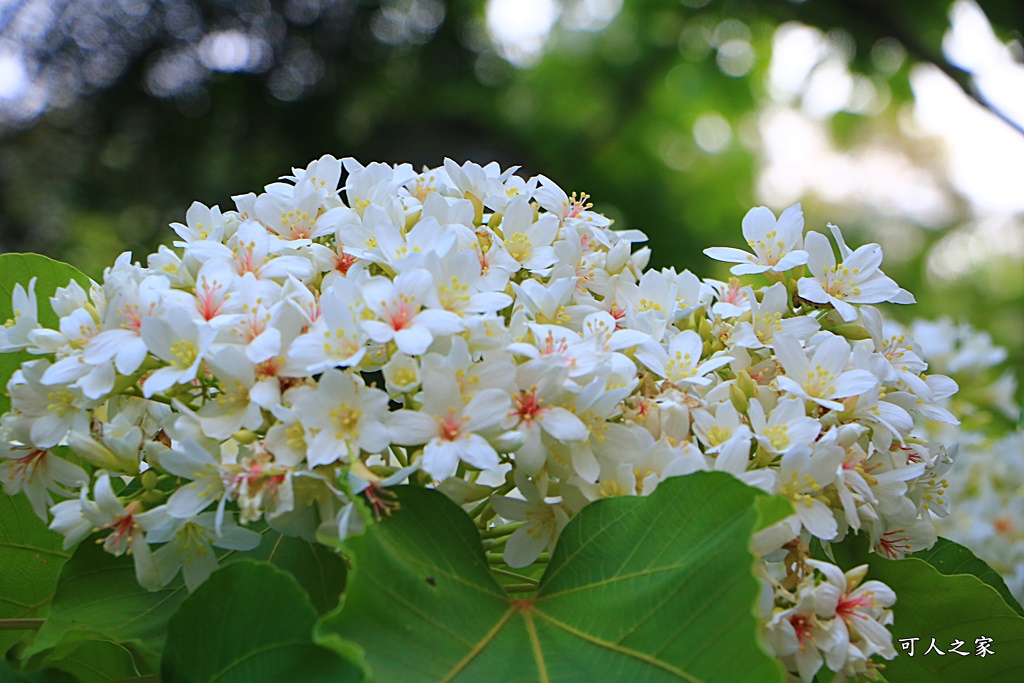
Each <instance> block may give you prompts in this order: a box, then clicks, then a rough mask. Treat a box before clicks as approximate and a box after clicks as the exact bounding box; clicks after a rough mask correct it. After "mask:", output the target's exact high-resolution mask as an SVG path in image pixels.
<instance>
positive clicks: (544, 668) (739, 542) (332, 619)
mask: <svg viewBox="0 0 1024 683" xmlns="http://www.w3.org/2000/svg"><path fill="white" fill-rule="evenodd" d="M758 495H759V492H757V491H756V490H754V489H751V488H749V487H747V486H744V485H743V484H741V483H740V482H739V481H737V480H736V479H734V478H732V477H730V476H728V475H725V474H722V473H697V474H693V475H689V476H686V477H677V478H673V479H670V480H667V481H665V482H664V483H662V484H661V485H660V486H659V487H658V489H657V490H656V491H655V493H654V494H653V495H651V496H650V497H648V498H615V499H608V500H603V501H599V502H597V503H594V504H592V505H590V506H588V507H587V508H585V509H584V510H583V511H582V512H581V513H580V514H579V515H578V516H577V517H576V518H575V519H574V520H572V521H571V522H570V523H569V525H568V526H567V527H566V528H565V530H564V531H563V533H562V537H561V539H560V541H559V543H558V546H557V548H556V550H555V552H554V554H553V556H552V558H551V564H550V567H549V568H548V570H547V571H546V572H545V574H544V576H543V577H542V579H541V581H540V586H539V589H538V590H537V592H536V593H535V594H532V595H531V594H515V595H509V594H507V593H506V592H505V591H504V590H503V589H502V588H501V587H500V586H499V585H498V584H497V583H496V582H495V580H494V578H493V577H492V574H491V572H490V569H489V566H488V561H487V558H486V557H485V555H484V552H483V549H482V547H481V545H480V540H479V535H478V533H477V530H476V528H475V527H474V525H473V523H472V521H471V520H470V519H469V517H468V516H467V515H466V514H465V512H463V511H462V510H461V509H460V508H459V507H458V506H456V505H455V504H454V503H452V502H451V501H449V500H448V499H447V498H445V497H444V496H443V495H442V494H440V493H437V492H434V491H426V490H420V489H416V488H405V489H401V490H400V493H399V500H400V502H401V508H400V509H399V510H398V511H397V512H395V513H394V514H393V515H392V516H391V517H390V518H389V519H386V520H384V521H383V522H382V523H380V524H376V525H373V526H371V527H370V529H369V530H368V531H367V533H366V534H365V535H364V536H362V537H359V538H356V539H353V540H352V541H351V544H350V545H351V551H352V554H353V556H354V563H355V569H354V572H353V574H352V575H351V576H350V582H349V588H348V593H347V595H346V600H345V605H344V607H343V608H342V609H339V610H336V611H335V612H334V613H332V614H329V615H328V616H327V617H325V618H324V619H323V620H322V621H321V624H320V627H319V637H320V640H321V642H324V643H325V644H329V645H333V646H336V647H339V648H349V647H351V645H350V643H355V644H356V645H357V646H358V647H359V648H361V649H362V650H363V651H364V652H365V656H366V660H367V663H368V664H369V665H370V667H371V670H372V673H373V679H374V680H375V681H406V682H408V683H420V682H427V681H430V682H436V681H467V682H468V681H485V680H501V681H509V682H511V681H521V682H523V683H525V682H526V681H530V682H535V681H545V682H555V681H558V682H565V681H588V682H590V681H597V680H601V681H773V680H774V681H779V680H782V678H783V674H782V671H781V669H780V667H779V665H778V663H777V662H776V661H775V660H773V659H772V658H771V657H769V656H768V655H766V654H765V653H764V652H763V651H762V650H761V649H760V647H759V646H758V644H757V642H758V641H757V630H758V627H757V619H756V618H755V614H754V604H755V602H756V598H757V595H758V593H759V586H758V582H757V581H756V580H755V578H754V577H753V575H752V572H751V569H752V566H753V563H754V557H753V555H752V554H751V552H750V550H749V547H748V546H749V543H750V538H751V535H752V533H753V532H754V530H755V529H756V527H757V525H758V513H757V510H756V508H755V504H754V501H755V497H756V496H758Z"/></svg>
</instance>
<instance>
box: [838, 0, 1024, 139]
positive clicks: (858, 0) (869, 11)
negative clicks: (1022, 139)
mask: <svg viewBox="0 0 1024 683" xmlns="http://www.w3.org/2000/svg"><path fill="white" fill-rule="evenodd" d="M849 4H850V6H851V7H853V8H854V9H855V10H857V11H859V12H863V13H864V14H866V15H868V16H871V17H874V18H875V19H877V20H878V21H879V22H881V24H882V25H883V28H884V30H885V32H886V33H888V34H889V36H890V37H892V38H895V39H896V40H898V41H899V42H900V43H902V44H903V47H905V48H907V52H909V53H910V54H912V55H914V56H915V57H917V58H918V59H920V60H923V61H925V62H929V63H931V64H934V65H935V66H936V67H937V68H938V69H939V71H941V72H942V73H944V74H946V75H947V76H948V77H949V78H950V79H951V80H952V81H953V82H954V83H956V84H957V86H959V88H960V89H961V90H962V91H963V92H964V94H965V95H967V96H968V97H970V98H971V99H972V100H974V101H975V102H977V103H978V104H979V105H981V106H982V107H984V108H985V109H987V110H989V111H990V112H992V113H993V114H994V115H995V116H996V117H997V118H999V119H1000V120H1001V121H1003V122H1004V123H1006V124H1007V125H1008V126H1010V127H1011V128H1013V129H1014V130H1015V131H1017V132H1018V133H1020V134H1021V135H1024V125H1022V124H1021V123H1019V122H1017V121H1014V120H1013V119H1012V118H1010V117H1009V116H1007V115H1006V114H1005V113H1003V112H1001V111H1000V110H999V109H997V108H996V107H995V106H994V105H993V104H992V103H991V102H989V101H988V100H986V99H985V98H984V97H982V95H981V93H980V92H979V91H978V88H977V86H976V85H975V83H974V78H973V77H972V76H971V74H970V72H969V71H965V70H964V69H961V68H960V67H958V66H956V65H955V64H953V63H952V62H950V61H949V60H947V59H946V58H945V57H943V56H942V54H941V53H940V54H936V53H935V52H933V51H932V50H930V49H929V48H928V47H927V46H926V45H924V44H923V43H922V42H921V41H920V40H918V38H917V36H915V35H914V34H913V33H912V32H911V31H910V30H909V29H908V28H907V26H906V25H904V23H903V22H902V21H900V19H899V18H898V17H897V16H895V15H894V14H893V12H892V11H891V9H890V7H889V6H888V5H887V4H886V3H880V2H873V1H872V0H850V2H849Z"/></svg>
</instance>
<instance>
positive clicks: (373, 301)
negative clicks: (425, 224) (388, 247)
mask: <svg viewBox="0 0 1024 683" xmlns="http://www.w3.org/2000/svg"><path fill="white" fill-rule="evenodd" d="M433 288H434V282H433V278H431V276H430V272H429V271H426V270H423V269H419V268H418V269H414V270H408V271H405V272H404V273H401V274H399V275H398V276H396V277H395V279H394V281H392V280H389V279H388V278H385V277H372V278H370V279H369V280H367V281H366V282H364V283H363V284H362V290H363V297H364V299H365V300H366V306H367V307H368V308H369V309H370V310H371V311H373V312H374V314H376V316H377V318H378V319H377V320H363V321H362V323H363V329H365V330H366V332H367V334H369V335H370V338H371V339H373V341H375V342H377V343H378V344H386V343H387V342H389V341H391V340H394V341H395V344H396V345H397V346H398V350H399V351H401V352H402V353H406V354H409V355H410V356H419V355H421V354H423V353H425V352H426V350H427V348H429V347H430V344H431V342H433V340H434V335H450V334H455V333H456V332H459V331H460V330H461V329H462V320H461V319H460V318H459V316H458V315H456V314H455V313H452V312H450V311H444V310H438V309H437V308H426V309H424V306H425V305H429V304H434V305H435V306H436V305H437V303H438V302H437V298H436V294H435V293H434V291H433Z"/></svg>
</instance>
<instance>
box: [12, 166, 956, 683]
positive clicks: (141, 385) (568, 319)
mask: <svg viewBox="0 0 1024 683" xmlns="http://www.w3.org/2000/svg"><path fill="white" fill-rule="evenodd" d="M514 171H515V169H508V170H501V169H500V168H499V167H498V165H497V164H494V163H492V164H489V165H487V166H483V167H481V166H478V165H476V164H473V163H466V164H464V165H462V166H459V165H457V164H456V163H454V162H451V161H446V162H445V164H444V166H443V167H440V168H435V169H429V170H425V171H424V172H422V173H417V172H415V171H414V170H413V169H412V167H410V166H408V165H397V166H391V165H387V164H381V163H373V164H370V165H368V166H364V165H362V164H360V163H358V162H357V161H355V160H353V159H344V160H337V159H335V158H334V157H330V156H325V157H322V158H321V159H319V160H318V161H315V162H313V163H312V164H310V165H309V166H308V167H307V168H305V169H294V170H293V175H291V176H288V177H286V178H284V179H283V182H279V183H274V184H272V185H269V186H267V187H266V188H265V191H264V192H263V193H262V194H259V195H256V194H248V195H243V196H238V197H235V198H234V201H235V208H234V210H231V211H224V212H222V211H221V210H220V209H219V208H217V207H213V208H209V207H206V206H204V205H202V204H199V203H196V204H193V205H192V207H191V208H190V209H189V210H188V212H187V214H186V221H185V223H184V224H179V223H175V224H173V225H172V226H171V227H172V228H173V229H174V231H175V232H176V233H177V236H178V240H177V241H176V242H175V243H174V246H175V247H176V249H170V248H166V247H163V248H161V249H160V250H159V251H158V252H157V253H155V254H152V255H150V256H149V258H148V261H147V263H146V265H145V266H143V265H140V264H138V263H133V262H132V259H131V256H130V254H123V255H122V256H121V257H120V258H118V259H117V261H116V263H115V264H114V265H113V266H112V267H110V268H109V269H107V270H106V272H105V273H104V277H103V282H101V283H94V284H93V286H92V287H91V289H90V291H88V292H86V291H84V290H83V289H82V288H81V287H79V286H78V285H76V284H75V283H71V284H70V285H68V286H67V287H65V288H62V289H60V290H58V291H57V293H56V295H55V296H54V297H53V298H52V299H51V304H52V306H53V310H54V311H55V313H57V315H58V316H59V317H60V325H59V329H45V328H42V327H40V326H39V325H38V323H37V322H36V305H37V302H36V301H35V295H34V292H33V289H32V286H31V284H30V286H29V287H28V289H25V288H20V287H19V288H18V289H17V290H16V291H15V293H14V308H15V310H16V311H17V317H16V319H15V320H14V321H12V324H11V325H10V326H9V327H7V328H5V329H4V331H3V332H0V351H14V350H21V349H27V350H28V351H30V352H31V353H34V354H37V355H38V356H39V358H38V359H37V360H32V361H29V362H26V363H25V364H24V365H23V366H22V367H21V369H20V370H19V371H17V372H16V373H15V374H14V375H13V377H12V378H11V380H10V382H9V384H8V391H9V392H10V395H11V400H12V410H11V412H10V413H8V414H7V415H5V416H4V417H3V421H2V430H3V431H2V435H3V438H2V439H0V444H2V445H0V458H2V460H0V463H2V464H0V471H2V474H3V481H4V485H5V488H6V490H7V491H8V493H15V492H18V491H24V492H25V493H26V494H27V495H28V497H29V499H30V500H31V501H32V503H33V505H34V507H35V509H36V511H37V512H38V513H39V514H40V516H43V517H46V516H47V514H48V512H47V511H48V510H49V514H50V515H52V520H53V521H52V524H51V527H52V528H53V529H56V530H58V531H59V532H61V533H62V534H63V535H64V536H65V537H66V538H67V542H68V544H69V545H70V544H74V543H76V542H78V541H79V540H81V539H82V538H84V537H85V536H86V535H88V534H90V533H92V532H93V531H95V530H97V529H102V530H104V532H103V533H104V534H105V540H104V541H103V543H104V546H105V547H106V548H107V549H108V550H109V551H111V552H115V553H116V552H121V551H124V550H126V549H131V551H132V553H133V556H134V558H135V562H136V566H137V569H138V572H137V573H138V578H139V580H140V582H141V583H142V584H143V585H145V586H147V587H150V588H154V587H158V586H160V585H163V584H166V583H167V582H168V581H170V580H171V579H172V578H173V577H174V576H175V575H176V574H177V572H178V571H179V569H182V568H184V572H185V579H186V581H187V582H188V583H189V585H190V586H194V585H195V584H197V583H198V582H200V581H202V580H203V578H204V577H205V576H206V575H207V574H208V573H209V571H211V569H212V566H213V563H214V561H213V560H210V559H207V558H211V557H213V554H212V552H211V546H217V547H221V548H232V549H242V550H244V549H246V548H250V547H253V546H254V545H255V544H256V542H257V537H256V536H257V535H256V534H255V532H253V531H252V530H251V529H248V528H246V525H247V524H250V523H253V522H256V521H258V520H264V521H265V522H266V523H268V524H270V525H271V526H272V527H274V528H275V529H279V530H281V531H283V532H285V533H288V534H292V535H297V536H302V537H305V538H309V539H312V538H319V539H321V540H327V539H331V538H334V539H336V538H344V537H346V536H348V535H349V534H351V533H354V532H357V531H359V530H360V529H361V528H362V527H363V525H364V524H366V523H368V522H372V520H373V518H374V516H375V515H376V516H378V517H379V516H381V515H384V514H387V513H388V511H389V506H390V504H391V503H390V498H389V496H388V493H387V487H388V486H391V485H393V484H395V483H399V482H403V481H406V480H410V481H413V482H416V483H420V484H423V485H430V486H435V487H436V488H438V489H439V490H441V491H443V492H444V493H446V494H447V495H448V496H450V497H451V498H453V499H454V500H456V501H457V502H458V503H460V504H463V505H465V506H466V507H467V509H470V508H471V509H472V511H473V514H474V515H476V516H477V517H478V519H479V520H480V522H481V524H482V525H485V526H486V525H487V524H504V523H509V524H508V525H506V526H511V527H514V528H515V531H514V532H513V533H511V535H510V536H508V538H507V542H505V543H504V544H503V545H504V557H505V560H506V562H507V564H508V565H509V566H511V567H523V566H526V565H528V564H530V563H531V562H533V561H534V560H535V559H536V558H537V557H538V556H539V555H540V554H541V553H542V552H544V551H545V550H547V549H550V548H551V547H552V546H553V544H554V543H555V541H556V540H557V538H558V536H559V533H560V531H561V529H562V528H563V527H564V525H565V524H566V522H567V520H568V519H569V518H570V517H571V516H572V515H573V514H575V513H576V512H578V511H579V510H580V509H581V508H582V507H583V506H584V505H586V504H587V503H588V502H590V501H594V500H596V499H599V498H603V497H608V496H621V495H631V496H632V495H647V494H649V493H650V492H651V491H653V490H654V489H655V487H657V486H658V484H659V482H661V481H662V480H664V479H665V478H666V477H670V476H675V475H684V474H687V473H691V472H694V471H698V470H717V471H724V472H729V473H731V474H734V475H735V476H737V477H739V478H740V479H741V480H743V481H745V482H747V483H748V484H750V485H753V486H756V487H759V488H761V489H763V490H765V491H767V492H769V493H774V494H779V495H781V496H784V497H786V498H788V499H790V500H791V501H792V502H793V503H794V508H795V510H796V514H795V515H794V516H793V517H792V518H790V519H789V520H786V521H785V522H784V523H782V524H779V525H777V526H775V527H773V528H771V529H769V530H767V531H766V532H762V534H761V536H760V537H759V546H760V550H761V552H762V553H763V554H764V556H765V558H766V560H772V559H773V558H774V559H778V556H779V555H780V554H784V553H785V550H780V549H781V548H783V546H784V545H787V544H792V543H793V542H794V539H798V538H800V537H801V536H802V537H803V538H809V537H810V536H813V537H816V538H818V539H820V540H821V541H837V540H839V539H841V538H843V537H844V536H845V535H846V534H847V533H850V532H851V531H853V532H858V531H859V532H864V533H866V534H868V535H869V537H870V540H871V545H872V546H873V547H874V548H875V550H876V551H878V552H881V553H884V554H886V555H887V556H889V557H894V558H895V557H902V556H903V555H904V554H906V553H908V552H910V551H912V550H914V549H917V548H923V547H927V546H929V545H931V543H932V542H934V539H935V532H934V528H933V524H932V513H935V514H940V515H941V514H943V513H944V510H945V507H944V506H945V499H944V489H943V485H942V483H941V481H940V480H941V477H942V473H943V472H944V470H945V469H946V468H948V467H949V465H950V463H951V459H950V457H949V456H948V455H947V454H946V452H945V450H944V449H943V448H942V447H941V446H939V445H937V444H934V443H930V442H926V441H924V440H922V439H920V438H917V437H916V436H915V434H914V433H913V429H914V417H915V416H924V417H927V418H928V419H933V420H935V419H937V420H944V421H946V422H951V423H952V422H955V420H954V418H953V416H952V415H951V414H950V413H949V412H948V411H947V410H946V409H945V408H943V407H941V405H940V404H939V402H940V401H941V399H943V398H944V397H947V396H949V395H950V394H951V393H952V392H954V391H955V390H956V385H955V384H954V383H953V382H952V381H951V380H949V379H948V378H946V377H943V376H940V375H927V376H926V375H925V374H924V371H925V369H926V365H925V363H924V362H923V361H922V360H921V354H920V350H919V348H918V347H917V346H916V345H915V344H914V343H913V341H911V340H910V339H909V338H906V337H887V336H885V335H884V334H883V330H882V318H881V315H880V314H879V313H878V311H877V310H876V309H874V308H872V307H871V306H870V305H869V304H875V303H881V302H894V303H908V302H911V301H913V298H912V297H911V296H910V294H908V293H907V292H906V291H904V290H902V289H900V288H899V287H898V286H897V285H896V283H895V282H893V280H892V279H891V278H889V277H887V276H886V275H885V274H884V273H883V272H882V271H881V270H880V265H881V262H882V253H881V249H880V248H879V246H878V245H876V244H869V245H866V246H862V247H859V248H858V249H856V250H851V249H850V248H849V247H847V245H846V243H845V241H844V240H843V236H842V234H841V232H840V231H839V229H838V228H836V227H835V226H829V228H830V231H831V234H832V237H833V239H834V241H835V243H836V245H837V247H838V253H839V257H840V258H839V260H837V259H836V255H835V253H834V252H833V248H832V245H831V243H830V241H829V238H828V237H827V236H826V235H825V234H823V233H820V232H814V231H811V232H808V233H807V234H806V235H805V234H804V226H803V216H802V213H801V209H800V207H799V205H797V206H794V207H791V208H790V209H788V210H787V211H785V212H784V213H783V214H782V216H781V217H780V218H779V219H776V217H775V216H774V215H773V214H772V212H771V211H769V210H768V209H766V208H763V207H762V208H756V209H753V210H751V211H750V212H749V213H748V214H747V216H746V217H745V218H744V220H743V226H742V227H743V234H744V237H745V238H746V239H747V242H748V244H749V245H750V247H751V250H752V252H750V253H748V252H744V251H741V250H738V249H731V248H715V249H709V250H707V252H706V253H707V254H708V255H709V256H710V257H712V258H714V259H718V260H724V261H728V262H733V263H736V264H737V265H735V266H733V268H732V272H733V274H734V275H737V276H750V277H749V281H743V280H740V279H739V278H738V277H733V278H730V279H729V280H728V281H716V280H710V279H708V280H702V279H700V278H698V277H697V276H696V275H694V274H693V273H690V272H689V271H683V272H677V271H676V270H674V269H671V268H667V269H660V270H655V269H646V266H647V262H648V258H649V256H650V251H649V250H648V249H646V248H639V249H635V248H634V247H635V245H637V244H638V243H641V242H643V241H644V240H645V237H644V235H643V234H642V233H641V232H639V231H637V230H624V231H617V230H612V229H611V222H610V221H609V220H608V219H607V218H605V217H604V216H602V215H601V214H599V213H596V212H594V211H592V210H591V205H590V204H589V203H588V201H587V199H588V197H587V195H576V194H575V193H574V194H572V195H567V194H566V193H565V192H564V191H563V190H562V189H561V188H560V187H559V186H558V185H556V184H555V183H553V182H552V181H551V180H549V179H548V178H545V177H543V176H540V177H534V178H530V179H528V180H526V179H523V178H521V177H519V176H517V175H515V174H514ZM343 172H344V174H345V178H344V183H343V184H342V175H343ZM119 478H120V479H123V480H127V479H128V478H130V481H131V484H129V485H128V486H127V487H122V486H120V485H118V486H114V485H113V482H114V480H115V479H119ZM54 495H56V496H58V497H59V498H61V499H63V500H61V501H60V502H57V503H56V504H54V499H53V496H54ZM150 546H159V547H157V548H156V549H152V548H151V547H150ZM783 564H785V563H783ZM802 566H803V570H801V572H802V574H801V572H798V573H797V574H794V573H793V572H792V571H790V570H783V571H781V572H780V571H777V570H772V569H771V567H770V566H768V565H767V564H766V568H765V571H764V576H765V586H766V592H767V593H768V594H769V595H770V596H773V598H772V603H773V605H774V608H772V609H770V610H769V611H768V613H766V617H765V619H766V624H767V625H766V629H767V632H768V633H769V634H770V635H771V638H770V640H771V642H772V643H773V647H774V648H775V650H776V652H777V653H778V654H779V656H780V657H783V659H784V660H785V661H787V662H788V663H790V664H791V665H792V666H793V667H794V670H797V671H799V673H800V675H801V676H802V677H803V678H804V679H805V680H810V679H809V676H812V675H813V671H812V670H816V669H817V666H820V665H821V662H822V661H824V662H825V663H826V664H827V665H828V666H829V667H830V668H832V669H833V670H836V671H845V672H849V673H854V672H856V671H863V670H865V668H864V667H865V666H867V664H866V662H868V658H870V657H871V656H872V655H874V654H880V655H882V656H884V657H890V656H892V648H891V644H889V642H890V641H889V640H888V639H889V636H888V632H887V631H886V630H885V629H884V624H886V623H887V618H888V617H887V615H888V613H887V612H885V611H884V609H883V608H884V607H886V606H887V605H888V604H891V602H892V599H891V594H889V593H886V591H885V590H883V589H882V588H880V587H879V586H878V585H877V584H875V583H872V582H868V583H866V584H863V586H861V588H859V589H858V588H856V586H857V585H858V583H859V581H860V578H861V575H862V572H861V573H859V574H858V573H857V572H854V574H856V575H854V576H851V575H847V576H845V577H844V576H842V574H841V572H840V573H838V574H837V572H838V571H839V570H837V569H836V568H835V567H833V566H831V565H826V564H823V563H818V564H813V565H810V564H803V565H802ZM807 567H813V569H807ZM794 579H796V581H795V582H794ZM822 581H824V583H822ZM886 590H887V589H886ZM824 593H828V595H829V596H830V597H829V598H828V599H825V598H821V599H819V598H818V597H815V596H818V595H819V594H824ZM869 594H870V595H873V596H875V601H874V602H870V604H869V602H865V600H866V599H867V598H866V597H865V596H867V595H869ZM833 598H835V599H833ZM812 603H813V606H809V605H811V604H812ZM858 610H861V611H862V612H863V614H861V612H858ZM854 612H857V614H858V615H859V616H858V620H857V621H856V622H855V623H856V626H852V625H851V624H853V623H854V622H852V621H851V620H850V619H849V618H847V617H848V615H849V614H853V613H854ZM868 622H870V623H871V624H875V626H877V628H876V627H875V626H871V627H870V628H869V627H868V626H866V625H865V624H867V623H868ZM844 624H845V626H844ZM819 633H820V634H822V635H820V636H819V635H818V634H819ZM825 634H827V635H825ZM794 638H795V641H794ZM807 638H810V639H811V640H812V641H813V643H814V647H810V646H808V645H807V643H808V642H810V641H808V640H807ZM826 641H827V642H826ZM794 642H796V650H794ZM814 648H820V649H821V650H820V651H821V653H824V654H823V655H822V654H817V655H814V654H813V653H811V651H812V650H813V651H814V652H818V650H815V649H814ZM798 651H799V652H800V653H803V654H798ZM787 658H788V659H787Z"/></svg>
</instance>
